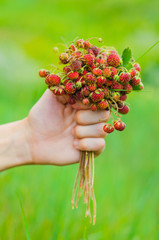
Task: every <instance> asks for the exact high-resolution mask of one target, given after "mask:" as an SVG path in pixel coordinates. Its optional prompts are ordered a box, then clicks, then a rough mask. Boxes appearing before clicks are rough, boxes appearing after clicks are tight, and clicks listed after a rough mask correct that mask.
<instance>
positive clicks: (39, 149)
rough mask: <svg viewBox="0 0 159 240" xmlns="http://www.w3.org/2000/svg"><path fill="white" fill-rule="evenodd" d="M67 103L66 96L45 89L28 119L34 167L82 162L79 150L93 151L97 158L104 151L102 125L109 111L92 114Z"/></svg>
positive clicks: (79, 105) (80, 106) (29, 142)
mask: <svg viewBox="0 0 159 240" xmlns="http://www.w3.org/2000/svg"><path fill="white" fill-rule="evenodd" d="M66 101H67V99H66V96H64V97H56V96H55V95H53V94H52V93H51V91H50V90H46V92H45V93H44V95H43V96H42V97H41V98H40V100H39V101H38V102H37V103H36V104H35V106H34V107H33V108H32V109H31V111H30V113H29V116H28V117H27V118H26V119H25V121H26V122H25V126H26V133H27V141H28V144H29V148H30V153H31V159H32V163H33V164H54V165H66V164H72V163H76V162H78V161H79V159H80V150H83V151H94V152H95V155H96V156H97V155H99V154H100V153H101V152H102V151H103V150H104V147H105V141H104V137H105V136H106V133H105V132H104V131H103V126H104V122H106V121H108V120H109V117H110V113H109V111H105V110H103V111H95V112H92V111H91V110H88V109H87V110H86V109H85V107H84V106H82V105H81V104H75V105H74V106H73V107H72V106H70V105H69V104H66Z"/></svg>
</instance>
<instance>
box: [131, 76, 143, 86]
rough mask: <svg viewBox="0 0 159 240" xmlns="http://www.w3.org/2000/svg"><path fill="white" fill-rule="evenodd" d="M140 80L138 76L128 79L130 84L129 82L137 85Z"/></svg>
mask: <svg viewBox="0 0 159 240" xmlns="http://www.w3.org/2000/svg"><path fill="white" fill-rule="evenodd" d="M140 82H141V79H140V78H136V77H134V78H133V79H132V80H131V81H130V84H131V85H132V86H138V85H139V84H140Z"/></svg>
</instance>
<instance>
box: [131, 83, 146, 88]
mask: <svg viewBox="0 0 159 240" xmlns="http://www.w3.org/2000/svg"><path fill="white" fill-rule="evenodd" d="M143 88H144V85H143V83H142V82H140V83H139V85H137V86H134V87H133V89H134V90H142V89H143Z"/></svg>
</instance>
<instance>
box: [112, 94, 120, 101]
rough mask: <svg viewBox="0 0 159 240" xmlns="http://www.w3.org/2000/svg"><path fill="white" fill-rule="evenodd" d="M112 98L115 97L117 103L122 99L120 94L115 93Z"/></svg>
mask: <svg viewBox="0 0 159 240" xmlns="http://www.w3.org/2000/svg"><path fill="white" fill-rule="evenodd" d="M112 97H113V99H114V100H116V101H117V100H119V98H120V94H119V93H118V92H113V95H112Z"/></svg>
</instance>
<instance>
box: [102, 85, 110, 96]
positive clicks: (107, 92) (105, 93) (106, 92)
mask: <svg viewBox="0 0 159 240" xmlns="http://www.w3.org/2000/svg"><path fill="white" fill-rule="evenodd" d="M103 92H104V97H105V98H106V97H108V95H109V90H108V88H106V87H104V88H103Z"/></svg>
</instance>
